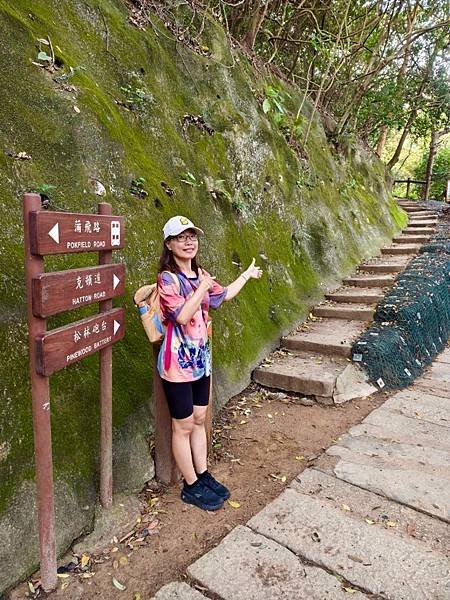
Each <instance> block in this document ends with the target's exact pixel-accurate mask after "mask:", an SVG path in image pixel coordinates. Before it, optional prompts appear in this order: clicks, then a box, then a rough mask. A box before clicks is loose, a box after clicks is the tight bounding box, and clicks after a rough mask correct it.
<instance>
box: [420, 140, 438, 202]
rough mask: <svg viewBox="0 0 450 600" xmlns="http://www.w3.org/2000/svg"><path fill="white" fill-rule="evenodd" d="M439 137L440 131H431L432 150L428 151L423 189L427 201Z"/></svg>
mask: <svg viewBox="0 0 450 600" xmlns="http://www.w3.org/2000/svg"><path fill="white" fill-rule="evenodd" d="M438 139H439V134H438V132H437V131H433V132H432V133H431V141H430V151H429V153H428V161H427V170H426V172H425V186H424V190H423V199H424V200H425V202H426V201H427V200H428V198H429V195H430V187H431V175H432V174H433V163H434V157H435V156H436V151H437V142H438Z"/></svg>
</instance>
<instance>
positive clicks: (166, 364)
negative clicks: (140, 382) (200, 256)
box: [158, 271, 227, 382]
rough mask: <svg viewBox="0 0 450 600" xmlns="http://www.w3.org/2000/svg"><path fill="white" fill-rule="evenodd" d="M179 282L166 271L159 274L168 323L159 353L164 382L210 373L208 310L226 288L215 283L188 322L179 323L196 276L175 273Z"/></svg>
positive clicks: (219, 301)
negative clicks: (178, 318) (178, 319)
mask: <svg viewBox="0 0 450 600" xmlns="http://www.w3.org/2000/svg"><path fill="white" fill-rule="evenodd" d="M178 281H179V285H177V283H176V281H174V279H173V277H172V276H171V275H170V274H169V273H167V272H166V271H164V272H163V273H160V274H159V275H158V289H159V294H160V303H161V311H162V314H163V317H164V319H165V324H166V326H167V331H166V335H165V337H164V341H163V343H162V345H161V349H160V351H159V356H158V372H159V374H160V376H161V378H162V379H166V380H167V381H174V382H189V381H195V380H196V379H200V378H201V377H203V376H204V375H205V376H208V375H210V373H211V350H210V345H209V340H208V333H207V324H208V311H209V309H210V308H218V307H219V306H220V305H221V304H222V302H223V300H224V299H225V296H226V294H227V288H224V287H222V286H221V285H220V284H219V283H217V282H214V285H213V287H212V289H210V290H209V292H206V294H205V295H204V297H203V300H202V303H201V306H200V308H199V309H198V310H197V312H196V313H195V314H194V315H193V316H192V318H191V320H190V321H189V323H187V324H186V325H181V324H180V323H177V316H178V315H179V313H180V311H181V309H182V308H183V306H184V304H185V302H186V300H187V299H188V298H190V297H191V296H192V295H193V293H194V292H195V290H196V289H197V287H198V285H199V279H198V277H186V275H184V274H183V273H178Z"/></svg>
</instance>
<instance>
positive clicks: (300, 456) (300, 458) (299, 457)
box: [295, 454, 305, 460]
mask: <svg viewBox="0 0 450 600" xmlns="http://www.w3.org/2000/svg"><path fill="white" fill-rule="evenodd" d="M295 460H305V457H304V456H303V454H299V455H298V456H296V457H295Z"/></svg>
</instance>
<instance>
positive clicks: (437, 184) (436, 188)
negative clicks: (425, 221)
mask: <svg viewBox="0 0 450 600" xmlns="http://www.w3.org/2000/svg"><path fill="white" fill-rule="evenodd" d="M427 162H428V151H427V152H424V154H423V155H422V159H421V161H420V162H419V164H418V165H417V167H416V170H415V176H416V177H417V179H420V180H424V179H425V173H426V169H427ZM447 179H450V146H447V147H444V148H441V149H440V150H438V152H437V153H436V156H435V157H434V162H433V172H432V181H431V187H430V197H431V198H436V199H442V198H443V196H444V195H445V190H446V187H447Z"/></svg>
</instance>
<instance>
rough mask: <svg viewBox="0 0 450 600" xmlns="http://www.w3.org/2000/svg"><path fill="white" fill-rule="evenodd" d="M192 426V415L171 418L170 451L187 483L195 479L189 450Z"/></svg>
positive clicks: (195, 475) (193, 426)
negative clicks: (183, 417)
mask: <svg viewBox="0 0 450 600" xmlns="http://www.w3.org/2000/svg"><path fill="white" fill-rule="evenodd" d="M194 428H195V425H194V416H193V415H191V416H190V417H187V418H186V419H172V452H173V456H174V458H175V462H176V463H177V467H178V468H179V469H180V471H181V474H182V475H183V477H184V480H185V481H186V483H187V484H188V485H191V484H192V483H194V481H195V480H196V479H197V474H196V473H195V469H194V464H193V462H192V451H191V435H192V433H193V431H194Z"/></svg>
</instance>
